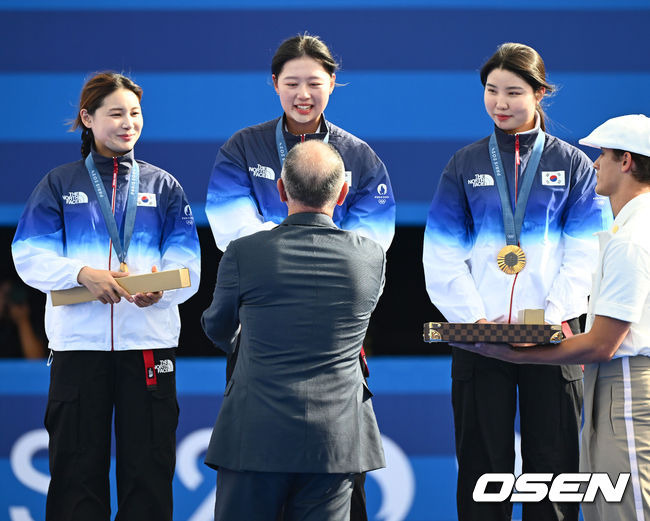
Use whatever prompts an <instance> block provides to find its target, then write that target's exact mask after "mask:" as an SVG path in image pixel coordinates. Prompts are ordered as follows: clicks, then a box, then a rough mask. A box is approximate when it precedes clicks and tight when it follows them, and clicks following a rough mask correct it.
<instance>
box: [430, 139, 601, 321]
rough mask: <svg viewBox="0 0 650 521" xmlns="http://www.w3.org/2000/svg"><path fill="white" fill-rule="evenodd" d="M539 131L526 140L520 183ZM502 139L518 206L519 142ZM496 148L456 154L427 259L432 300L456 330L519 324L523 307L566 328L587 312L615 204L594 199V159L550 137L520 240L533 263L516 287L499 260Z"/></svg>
mask: <svg viewBox="0 0 650 521" xmlns="http://www.w3.org/2000/svg"><path fill="white" fill-rule="evenodd" d="M538 131H540V130H539V129H536V130H533V131H530V132H527V133H523V134H519V139H520V155H521V165H520V168H519V173H520V175H521V172H523V171H524V168H525V167H526V165H527V163H528V160H529V158H530V155H531V152H532V147H533V144H534V142H535V138H536V137H537V132H538ZM495 132H496V135H497V142H498V146H499V151H500V153H501V158H502V161H503V166H504V169H505V173H506V179H507V181H508V188H509V191H510V199H511V203H513V202H514V172H515V165H514V162H515V159H514V152H515V136H514V135H509V134H506V133H504V132H502V131H501V130H499V129H495ZM488 141H489V137H486V138H484V139H481V140H480V141H477V142H475V143H472V144H471V145H468V146H466V147H464V148H462V149H461V150H459V151H458V152H456V154H454V156H453V157H452V158H451V160H450V161H449V163H448V164H447V166H446V168H445V170H444V172H443V174H442V177H441V179H440V183H439V185H438V188H437V190H436V193H435V195H434V197H433V201H432V202H431V207H430V210H429V215H428V218H427V225H426V230H425V237H424V253H423V261H424V272H425V279H426V285H427V291H428V293H429V297H430V298H431V302H433V304H434V305H435V306H436V307H437V308H438V309H439V310H440V311H441V312H442V313H443V314H444V316H445V318H446V319H447V320H448V321H450V322H475V321H476V320H478V319H480V318H487V320H489V321H495V322H507V321H508V318H509V317H510V316H512V322H516V321H517V313H518V311H519V310H520V309H544V310H545V313H546V315H545V317H546V321H547V322H550V323H553V324H559V323H560V322H561V321H563V320H567V319H570V318H573V317H577V316H579V315H581V314H582V313H585V312H586V310H587V295H588V294H589V289H590V287H591V274H592V271H593V270H594V269H595V266H596V263H597V260H598V242H597V239H596V237H595V236H594V233H595V232H598V231H600V230H603V229H604V228H606V227H607V226H608V225H609V223H611V219H612V216H611V208H610V205H609V201H608V199H606V198H603V197H600V196H597V195H596V193H595V192H594V187H595V185H596V176H595V171H594V169H593V167H592V163H591V160H590V159H589V158H588V157H587V156H586V155H585V154H584V153H583V152H582V151H580V150H579V149H577V148H576V147H573V146H571V145H569V144H568V143H566V142H564V141H562V140H560V139H558V138H556V137H553V136H551V135H548V134H546V141H545V146H544V152H543V154H542V158H541V162H540V165H539V168H538V170H537V173H536V174H535V180H534V182H533V186H532V189H531V192H530V197H529V200H528V205H527V206H526V213H525V217H524V222H523V225H522V231H521V234H520V246H521V248H522V249H523V250H524V253H525V255H526V262H527V264H526V267H525V268H524V269H523V270H522V271H521V272H520V273H519V275H518V276H517V277H516V279H515V277H514V276H513V275H508V274H506V273H503V272H502V271H501V270H500V269H499V268H498V266H497V262H496V257H497V253H498V252H499V250H501V248H503V247H504V246H505V244H506V242H505V233H504V227H503V217H502V212H501V201H500V199H499V193H498V190H497V186H496V184H495V181H494V174H493V172H492V163H491V161H490V157H489V153H488ZM519 184H521V182H520V183H519ZM511 294H512V310H511V309H510V298H511Z"/></svg>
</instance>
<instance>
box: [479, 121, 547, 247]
mask: <svg viewBox="0 0 650 521" xmlns="http://www.w3.org/2000/svg"><path fill="white" fill-rule="evenodd" d="M544 139H545V134H544V132H543V131H542V130H540V131H539V132H538V133H537V138H536V139H535V145H534V146H533V152H532V154H531V156H530V160H529V161H528V164H527V165H526V169H525V170H524V172H523V174H522V176H523V182H522V185H521V189H520V190H519V195H518V196H517V204H516V206H515V212H514V215H513V212H512V206H511V205H510V196H509V194H508V184H507V182H506V177H505V170H504V169H503V162H502V161H501V154H500V153H499V146H498V145H497V138H496V135H495V133H494V132H493V133H492V135H491V136H490V144H489V150H490V160H491V161H492V170H493V172H494V177H495V178H496V185H497V189H498V190H499V197H500V198H501V211H502V213H503V228H504V229H505V232H506V244H508V245H515V246H516V245H518V244H519V234H520V233H521V226H522V224H523V222H524V213H525V212H526V205H527V204H528V196H529V195H530V189H531V188H532V186H533V180H534V179H535V174H536V173H537V168H538V167H539V162H540V160H541V158H542V152H543V151H544Z"/></svg>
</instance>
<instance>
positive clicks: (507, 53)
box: [481, 42, 555, 131]
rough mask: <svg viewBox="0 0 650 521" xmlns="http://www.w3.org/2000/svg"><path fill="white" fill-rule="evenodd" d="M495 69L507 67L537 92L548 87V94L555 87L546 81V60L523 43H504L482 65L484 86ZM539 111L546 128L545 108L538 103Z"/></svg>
mask: <svg viewBox="0 0 650 521" xmlns="http://www.w3.org/2000/svg"><path fill="white" fill-rule="evenodd" d="M494 69H505V70H507V71H510V72H512V73H514V74H516V75H517V76H519V77H521V78H522V79H523V80H524V81H525V82H526V83H528V85H530V86H531V87H532V88H533V91H534V92H537V91H538V90H539V89H541V88H545V89H546V94H550V93H551V92H553V91H554V90H555V87H554V86H553V85H551V84H550V83H548V82H547V81H546V67H544V60H542V57H541V56H540V55H539V53H538V52H537V51H536V50H535V49H533V48H532V47H528V45H524V44H523V43H511V42H508V43H504V44H501V45H499V47H497V50H496V52H495V53H494V54H493V55H492V57H491V58H490V59H489V60H488V61H486V62H485V63H484V64H483V67H481V83H482V84H483V87H485V84H486V83H487V77H488V75H489V74H490V73H491V72H492V71H493V70H494ZM536 110H537V113H538V114H539V120H540V126H541V128H542V130H544V131H545V130H546V125H545V122H544V118H545V116H546V114H544V109H542V107H541V106H540V104H539V103H538V104H537V107H536Z"/></svg>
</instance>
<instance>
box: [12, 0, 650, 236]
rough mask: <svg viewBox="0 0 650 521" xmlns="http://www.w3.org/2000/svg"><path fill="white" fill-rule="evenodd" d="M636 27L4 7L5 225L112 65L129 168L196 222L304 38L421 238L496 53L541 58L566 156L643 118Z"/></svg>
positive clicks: (604, 5)
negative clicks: (331, 62)
mask: <svg viewBox="0 0 650 521" xmlns="http://www.w3.org/2000/svg"><path fill="white" fill-rule="evenodd" d="M648 27H650V2H649V1H648V0H528V1H520V2H512V1H505V0H457V1H452V0H328V1H325V0H315V1H313V0H312V1H310V2H304V1H297V0H160V1H153V0H94V1H93V2H81V1H78V0H0V49H2V52H1V53H0V99H2V105H3V107H2V114H3V122H4V124H3V125H1V126H0V171H1V172H2V176H3V178H4V179H5V180H9V179H10V180H11V183H10V184H9V185H7V184H6V183H5V185H4V186H5V189H4V190H2V192H1V193H0V223H4V224H6V225H13V224H15V222H16V220H17V218H18V216H19V215H20V211H21V208H22V205H23V203H24V201H25V198H26V197H27V196H28V195H29V193H30V192H31V190H32V188H33V187H34V185H35V184H36V182H37V181H38V180H39V179H40V178H41V177H42V176H43V175H44V174H45V173H46V172H47V171H48V170H49V169H51V168H53V167H54V166H57V165H59V164H61V163H64V162H68V161H72V160H75V159H77V158H78V157H79V152H78V149H79V147H78V141H79V135H78V134H77V133H74V134H71V133H67V132H66V126H65V123H66V121H67V120H69V119H72V118H74V116H75V111H76V105H77V102H78V96H79V92H80V89H81V86H82V84H83V82H84V79H85V78H86V77H87V76H88V75H89V74H90V73H92V72H93V71H97V70H103V69H108V68H110V69H114V70H118V71H124V72H126V73H128V74H130V75H131V76H132V77H133V78H134V79H135V80H136V81H137V82H138V83H139V84H141V85H142V87H143V88H144V98H143V110H144V117H145V126H144V132H143V134H142V138H141V141H140V144H139V145H138V147H137V148H138V150H137V154H138V156H139V157H141V158H142V159H145V160H148V161H150V162H153V163H154V164H157V165H160V166H162V167H163V168H166V169H167V170H169V171H170V172H172V173H173V174H174V175H175V176H176V177H177V178H178V179H179V180H180V181H181V184H182V185H183V186H184V187H185V189H186V191H187V192H188V195H189V197H190V200H191V201H192V203H193V206H194V208H195V211H194V213H195V215H197V216H199V220H200V221H201V222H203V223H205V217H204V213H203V211H202V206H203V202H204V197H205V191H206V188H207V180H208V176H209V173H210V170H211V166H212V161H213V160H214V157H215V155H216V151H217V148H218V147H219V146H220V145H221V144H222V143H223V141H224V140H225V139H227V138H228V137H229V136H230V135H231V134H232V133H233V132H234V131H235V130H237V129H239V128H242V127H244V126H247V125H250V124H253V123H257V122H260V121H265V120H267V119H271V118H273V117H276V116H277V115H279V113H280V105H279V102H278V100H277V97H276V95H275V92H274V90H273V89H272V87H271V82H270V72H269V64H270V60H271V57H272V55H273V52H274V50H275V48H276V47H277V45H278V44H279V43H280V42H281V41H282V40H283V39H284V38H286V37H288V36H291V35H294V34H297V33H299V32H303V31H309V32H310V33H312V34H318V35H320V36H321V37H322V38H323V39H324V40H325V41H326V42H328V43H329V44H330V46H331V48H332V49H333V51H334V53H335V55H336V56H337V57H338V58H339V59H340V61H341V63H342V70H341V71H340V73H339V75H338V81H339V83H341V84H342V86H340V87H338V88H337V89H336V90H335V91H334V94H333V96H332V98H331V101H330V105H329V107H328V109H327V116H328V118H329V119H331V120H332V121H333V122H334V123H336V124H338V125H340V126H342V127H343V128H345V129H347V130H349V131H351V132H353V133H354V134H357V135H358V136H360V137H362V138H363V139H365V140H366V141H368V142H369V143H370V144H371V146H372V147H373V148H374V149H375V150H376V151H377V153H378V154H379V155H380V157H381V158H382V159H383V160H384V162H385V163H386V164H387V166H388V170H389V172H390V175H391V178H392V180H393V183H394V186H395V193H396V197H397V201H398V220H399V223H400V224H416V225H421V224H423V223H424V219H425V217H426V210H427V206H428V203H429V201H430V199H431V196H432V194H433V191H434V189H435V186H436V182H437V179H438V176H439V174H440V172H441V170H442V168H443V167H444V165H445V163H446V162H447V160H448V159H449V157H450V156H451V154H452V153H453V152H454V151H455V150H457V149H458V148H460V147H461V146H463V145H465V144H467V143H469V142H471V141H473V140H476V139H478V138H480V137H482V136H484V135H486V134H488V133H489V132H490V130H491V122H490V120H489V119H488V117H487V116H486V114H485V110H484V108H483V100H482V87H481V84H480V82H479V78H478V69H479V68H480V66H481V64H482V63H483V62H484V61H485V59H487V58H488V57H489V56H490V55H491V54H492V52H493V51H494V50H495V48H496V47H497V45H498V44H500V43H502V42H504V41H520V42H524V43H527V44H530V45H532V46H533V47H535V48H536V49H537V50H538V51H539V52H540V53H541V54H542V56H543V57H544V59H545V62H546V66H547V71H548V75H549V79H550V80H551V82H553V83H555V84H557V85H558V86H559V87H560V90H559V92H558V94H557V95H556V96H555V97H554V98H553V99H552V100H551V104H550V107H549V110H548V112H549V115H550V117H551V120H552V124H551V126H550V131H551V132H552V133H555V134H556V135H558V136H559V137H562V138H564V139H567V140H568V141H570V142H574V143H575V142H576V141H577V139H578V138H580V137H583V136H585V135H586V134H587V133H588V132H589V131H590V130H592V129H593V128H594V127H595V126H596V125H597V124H599V123H600V122H602V121H603V120H605V119H607V118H609V117H612V116H615V115H620V114H623V113H641V112H643V113H646V114H647V113H650V99H649V97H648V92H650V89H649V88H650V53H648V45H647V38H646V36H645V35H646V34H647V30H648ZM589 153H590V154H591V155H592V156H593V153H594V152H593V151H590V152H589Z"/></svg>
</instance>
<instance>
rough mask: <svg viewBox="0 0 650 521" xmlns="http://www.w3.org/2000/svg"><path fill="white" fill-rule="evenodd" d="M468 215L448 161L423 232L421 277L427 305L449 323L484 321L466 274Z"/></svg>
mask: <svg viewBox="0 0 650 521" xmlns="http://www.w3.org/2000/svg"><path fill="white" fill-rule="evenodd" d="M473 245H474V236H473V222H472V216H471V213H470V210H469V207H468V206H467V200H466V198H465V195H464V192H463V188H462V184H461V183H460V182H459V177H458V176H457V174H456V170H455V159H454V158H452V159H451V160H450V161H449V163H448V164H447V166H446V167H445V170H444V171H443V173H442V177H441V178H440V182H439V184H438V188H437V189H436V193H435V195H434V197H433V200H432V202H431V207H430V208H429V215H428V217H427V224H426V228H425V232H424V249H423V254H422V261H423V263H424V277H425V281H426V287H427V292H428V294H429V298H430V299H431V302H432V303H433V304H434V305H435V306H436V307H437V308H438V310H439V311H440V312H441V313H442V314H443V315H444V316H445V318H446V319H447V320H448V321H449V322H476V321H477V320H479V319H481V318H486V312H485V306H484V304H483V300H482V299H481V296H480V295H479V293H478V290H477V288H476V284H475V283H474V279H473V277H472V274H471V272H470V268H469V258H470V254H471V251H472V247H473Z"/></svg>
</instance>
